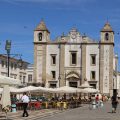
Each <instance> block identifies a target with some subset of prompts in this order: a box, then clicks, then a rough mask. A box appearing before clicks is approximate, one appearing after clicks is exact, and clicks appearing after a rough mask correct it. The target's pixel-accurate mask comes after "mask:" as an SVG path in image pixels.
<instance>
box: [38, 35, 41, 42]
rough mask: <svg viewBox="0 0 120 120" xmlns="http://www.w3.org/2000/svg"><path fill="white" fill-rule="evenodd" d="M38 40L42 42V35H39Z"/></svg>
mask: <svg viewBox="0 0 120 120" xmlns="http://www.w3.org/2000/svg"><path fill="white" fill-rule="evenodd" d="M38 39H39V41H42V33H39V34H38Z"/></svg>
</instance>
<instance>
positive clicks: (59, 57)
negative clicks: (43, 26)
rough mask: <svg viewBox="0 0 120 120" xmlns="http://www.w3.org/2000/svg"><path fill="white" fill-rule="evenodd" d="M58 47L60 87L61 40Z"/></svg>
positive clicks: (59, 78)
mask: <svg viewBox="0 0 120 120" xmlns="http://www.w3.org/2000/svg"><path fill="white" fill-rule="evenodd" d="M58 48H59V76H58V80H59V87H60V80H61V76H60V72H61V71H60V58H61V45H60V41H59V45H58Z"/></svg>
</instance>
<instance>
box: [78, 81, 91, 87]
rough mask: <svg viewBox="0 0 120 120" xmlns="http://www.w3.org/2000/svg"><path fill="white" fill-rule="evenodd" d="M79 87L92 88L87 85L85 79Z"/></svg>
mask: <svg viewBox="0 0 120 120" xmlns="http://www.w3.org/2000/svg"><path fill="white" fill-rule="evenodd" d="M79 88H92V86H90V85H89V83H88V81H85V82H84V83H83V84H82V85H81V86H79Z"/></svg>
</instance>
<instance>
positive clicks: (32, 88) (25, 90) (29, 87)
mask: <svg viewBox="0 0 120 120" xmlns="http://www.w3.org/2000/svg"><path fill="white" fill-rule="evenodd" d="M37 89H38V87H34V86H27V87H24V88H19V89H16V91H14V90H13V91H11V92H15V93H23V92H30V91H35V90H37Z"/></svg>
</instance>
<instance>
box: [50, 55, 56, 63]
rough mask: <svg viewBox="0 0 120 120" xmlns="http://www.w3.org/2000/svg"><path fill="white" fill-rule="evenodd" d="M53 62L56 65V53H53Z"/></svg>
mask: <svg viewBox="0 0 120 120" xmlns="http://www.w3.org/2000/svg"><path fill="white" fill-rule="evenodd" d="M51 64H52V65H55V64H56V55H55V54H52V55H51Z"/></svg>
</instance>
